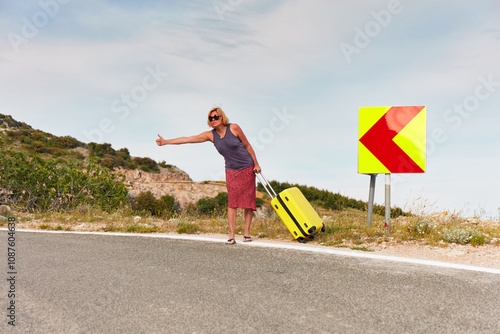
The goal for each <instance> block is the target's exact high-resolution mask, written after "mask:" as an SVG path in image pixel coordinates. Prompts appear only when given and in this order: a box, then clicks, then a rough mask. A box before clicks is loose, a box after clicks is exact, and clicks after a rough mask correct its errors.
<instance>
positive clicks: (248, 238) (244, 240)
mask: <svg viewBox="0 0 500 334" xmlns="http://www.w3.org/2000/svg"><path fill="white" fill-rule="evenodd" d="M250 241H252V237H247V236H246V235H244V236H243V242H250Z"/></svg>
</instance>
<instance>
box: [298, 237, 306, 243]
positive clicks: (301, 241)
mask: <svg viewBox="0 0 500 334" xmlns="http://www.w3.org/2000/svg"><path fill="white" fill-rule="evenodd" d="M297 241H298V242H300V243H301V244H305V243H306V239H304V238H302V237H298V238H297Z"/></svg>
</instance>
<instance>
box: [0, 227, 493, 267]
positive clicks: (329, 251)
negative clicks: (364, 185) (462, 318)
mask: <svg viewBox="0 0 500 334" xmlns="http://www.w3.org/2000/svg"><path fill="white" fill-rule="evenodd" d="M0 231H8V229H6V228H0ZM17 232H31V233H53V234H89V235H107V236H128V237H132V236H135V237H143V238H167V239H178V240H191V241H208V242H226V240H225V239H220V238H214V237H204V236H196V235H181V234H145V233H120V232H83V231H42V230H27V229H22V230H16V233H17ZM240 244H242V245H245V246H253V247H267V248H281V249H294V250H302V251H308V252H314V253H322V254H331V255H338V256H349V257H356V258H364V259H374V260H383V261H393V262H401V263H410V264H418V265H425V266H433V267H441V268H450V269H460V270H469V271H476V272H485V273H490V274H500V269H495V268H486V267H478V266H471V265H467V264H458V263H450V262H441V261H433V260H421V259H412V258H405V257H397V256H390V255H379V254H370V253H366V252H356V251H351V250H340V249H331V248H326V247H323V246H307V245H304V244H295V245H292V244H289V245H288V244H281V243H273V242H259V241H252V242H246V243H243V242H239V243H238V245H240ZM233 247H234V246H233Z"/></svg>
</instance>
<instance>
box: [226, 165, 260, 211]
mask: <svg viewBox="0 0 500 334" xmlns="http://www.w3.org/2000/svg"><path fill="white" fill-rule="evenodd" d="M253 169H254V166H250V167H247V168H243V169H239V170H229V169H226V186H227V194H228V207H230V208H241V209H252V210H254V211H255V210H256V209H257V208H256V206H255V173H254V172H253Z"/></svg>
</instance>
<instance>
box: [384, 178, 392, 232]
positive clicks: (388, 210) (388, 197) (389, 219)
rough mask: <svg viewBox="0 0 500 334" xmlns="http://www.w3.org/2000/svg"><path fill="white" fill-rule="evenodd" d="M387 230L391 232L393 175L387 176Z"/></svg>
mask: <svg viewBox="0 0 500 334" xmlns="http://www.w3.org/2000/svg"><path fill="white" fill-rule="evenodd" d="M385 228H386V229H387V231H390V230H391V174H390V173H387V174H385Z"/></svg>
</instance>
